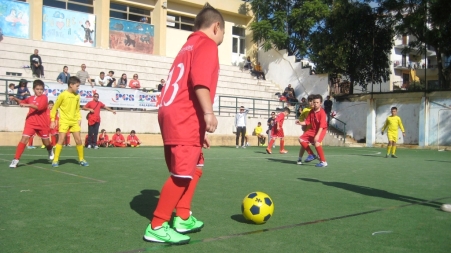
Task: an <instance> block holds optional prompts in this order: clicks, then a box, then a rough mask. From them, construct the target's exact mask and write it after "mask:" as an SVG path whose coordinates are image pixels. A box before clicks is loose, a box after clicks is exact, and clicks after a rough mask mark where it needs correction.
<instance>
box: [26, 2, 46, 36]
mask: <svg viewBox="0 0 451 253" xmlns="http://www.w3.org/2000/svg"><path fill="white" fill-rule="evenodd" d="M28 3H29V4H30V39H31V40H42V6H43V0H32V1H31V0H28Z"/></svg>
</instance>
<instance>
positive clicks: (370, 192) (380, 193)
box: [298, 178, 442, 209]
mask: <svg viewBox="0 0 451 253" xmlns="http://www.w3.org/2000/svg"><path fill="white" fill-rule="evenodd" d="M298 179H299V180H303V181H307V182H313V183H322V184H323V185H327V186H332V187H336V188H340V189H343V190H347V191H352V192H355V193H359V194H362V195H367V196H371V197H379V198H385V199H393V200H397V201H403V202H407V203H411V204H419V205H422V206H429V207H433V208H438V209H440V206H441V205H442V203H439V202H435V201H431V202H428V201H429V200H426V199H419V198H415V197H411V196H405V195H399V194H396V193H391V192H388V191H384V190H379V189H376V188H371V187H366V186H360V185H354V184H348V183H342V182H326V181H321V180H318V179H313V178H298ZM422 202H427V203H422Z"/></svg>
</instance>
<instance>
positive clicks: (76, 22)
mask: <svg viewBox="0 0 451 253" xmlns="http://www.w3.org/2000/svg"><path fill="white" fill-rule="evenodd" d="M95 27H96V18H95V15H93V14H88V13H84V12H77V11H69V10H64V9H58V8H52V7H47V6H44V7H43V8H42V40H44V41H50V42H57V43H64V44H71V45H79V46H87V47H95V45H96V43H95V37H96V33H95V29H96V28H95Z"/></svg>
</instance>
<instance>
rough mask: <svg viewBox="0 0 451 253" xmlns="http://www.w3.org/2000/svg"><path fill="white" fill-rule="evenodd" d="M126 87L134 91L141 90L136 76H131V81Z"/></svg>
mask: <svg viewBox="0 0 451 253" xmlns="http://www.w3.org/2000/svg"><path fill="white" fill-rule="evenodd" d="M128 86H129V87H130V88H132V89H135V90H136V89H139V88H141V84H140V83H139V80H138V74H134V75H133V79H132V80H130V83H129V84H128Z"/></svg>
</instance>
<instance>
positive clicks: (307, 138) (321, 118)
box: [296, 95, 327, 167]
mask: <svg viewBox="0 0 451 253" xmlns="http://www.w3.org/2000/svg"><path fill="white" fill-rule="evenodd" d="M322 102H323V97H322V96H321V95H314V96H313V108H312V110H310V112H309V114H308V115H307V118H306V119H305V121H299V120H296V125H302V126H306V125H307V126H308V125H310V126H311V128H310V129H308V130H307V131H306V132H304V134H302V135H301V137H299V141H300V142H301V145H302V147H303V148H304V149H305V150H306V151H307V153H308V154H309V155H308V157H307V159H305V161H304V162H311V161H313V160H315V159H316V158H317V157H316V156H315V155H314V154H313V152H312V150H311V149H310V147H309V143H311V144H313V145H315V149H316V152H317V153H318V155H319V158H320V162H319V163H318V164H316V167H326V166H327V162H326V157H325V156H324V151H323V147H322V141H323V139H324V136H325V135H326V132H327V115H326V112H325V111H324V109H323V108H321V104H322Z"/></svg>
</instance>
